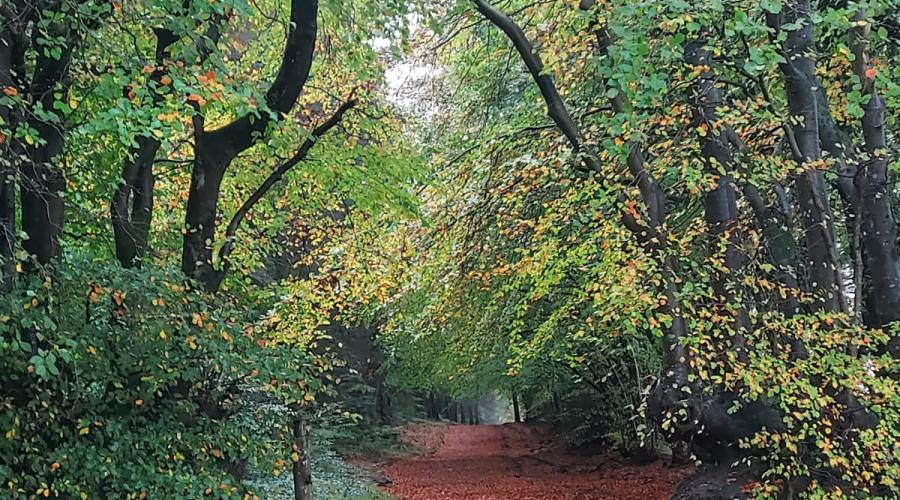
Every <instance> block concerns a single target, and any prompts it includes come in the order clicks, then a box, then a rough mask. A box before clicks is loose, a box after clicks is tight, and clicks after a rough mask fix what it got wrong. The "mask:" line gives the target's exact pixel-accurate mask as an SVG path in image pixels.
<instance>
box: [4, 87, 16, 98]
mask: <svg viewBox="0 0 900 500" xmlns="http://www.w3.org/2000/svg"><path fill="white" fill-rule="evenodd" d="M3 93H4V94H6V95H8V96H10V97H15V96H17V95H19V89H17V88H15V87H11V86H10V87H3Z"/></svg>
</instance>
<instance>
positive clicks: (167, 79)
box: [159, 75, 172, 86]
mask: <svg viewBox="0 0 900 500" xmlns="http://www.w3.org/2000/svg"><path fill="white" fill-rule="evenodd" d="M159 83H161V84H163V85H166V86H168V85H170V84H171V83H172V78H170V77H169V76H168V75H167V76H164V77H162V78H160V79H159Z"/></svg>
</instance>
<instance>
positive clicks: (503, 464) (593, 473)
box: [386, 424, 684, 500]
mask: <svg viewBox="0 0 900 500" xmlns="http://www.w3.org/2000/svg"><path fill="white" fill-rule="evenodd" d="M434 432H436V433H442V434H443V435H442V436H438V438H441V437H442V441H441V444H440V445H439V446H438V447H437V449H436V451H435V452H434V453H432V454H430V455H426V456H416V457H411V458H406V459H402V460H398V461H396V462H394V463H392V464H391V465H389V466H388V467H387V469H386V473H387V476H388V477H389V478H390V479H391V480H392V481H393V484H391V485H390V486H388V487H387V488H386V491H388V492H389V493H391V494H393V495H396V496H398V497H400V498H405V499H409V500H444V499H447V500H450V499H454V500H456V499H551V498H552V499H571V500H574V499H600V500H602V499H616V500H632V499H633V500H655V499H665V498H669V496H670V495H671V493H672V490H673V489H674V487H675V485H676V484H677V482H678V481H679V480H680V478H681V477H682V476H683V475H684V471H682V470H678V469H672V468H670V467H668V466H667V465H666V464H665V463H663V462H661V461H657V462H654V463H651V464H649V465H642V466H637V465H630V464H627V463H625V462H624V461H622V460H620V459H618V458H616V457H614V456H611V455H606V456H603V455H601V456H591V457H586V456H580V455H577V454H572V453H570V452H567V451H566V449H565V447H564V446H562V445H561V444H559V443H557V442H556V441H554V440H553V438H552V437H551V436H550V435H548V434H547V433H545V432H543V431H541V430H540V429H538V428H535V427H531V426H527V425H524V424H506V425H450V426H438V427H434Z"/></svg>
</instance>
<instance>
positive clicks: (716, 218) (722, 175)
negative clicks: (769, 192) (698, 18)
mask: <svg viewBox="0 0 900 500" xmlns="http://www.w3.org/2000/svg"><path fill="white" fill-rule="evenodd" d="M706 44H707V40H706V39H705V38H701V39H699V40H696V41H693V42H690V43H688V44H687V45H686V46H685V51H684V53H685V62H687V63H688V64H689V65H691V66H694V67H699V68H704V69H703V70H701V71H700V75H699V78H698V79H697V80H696V83H695V84H694V96H693V98H694V101H695V102H694V115H695V121H696V124H695V125H696V126H697V127H698V130H705V131H706V132H705V135H702V136H701V138H700V144H701V151H700V154H701V155H702V157H703V160H704V162H705V163H706V166H707V170H708V171H709V173H711V174H712V175H716V176H717V177H718V178H717V179H716V187H715V188H714V189H713V190H712V191H710V192H708V193H707V194H706V197H705V201H704V204H705V209H706V224H707V227H708V234H709V238H710V240H711V241H710V245H711V247H712V248H718V247H719V242H720V241H721V240H722V239H723V238H724V239H725V252H724V256H723V257H724V264H725V269H726V271H725V272H724V275H723V273H715V276H714V278H713V290H714V292H715V294H716V296H717V298H716V300H715V302H714V304H713V305H712V306H713V308H719V307H721V308H722V309H724V310H723V311H722V315H723V316H724V317H734V318H735V320H734V322H733V323H732V325H731V326H732V327H733V329H734V337H733V338H732V346H733V347H734V349H735V350H736V351H737V355H738V359H739V360H742V361H746V358H747V346H746V343H747V342H746V337H745V335H746V332H747V330H748V329H749V328H750V318H749V316H748V315H747V310H746V309H745V308H744V306H743V304H742V297H741V296H742V287H741V279H740V271H741V268H742V266H743V264H744V259H743V258H742V257H741V254H740V251H739V243H738V241H737V240H738V236H739V234H738V232H737V229H738V228H737V224H738V210H737V196H736V194H735V189H734V178H733V177H732V174H733V172H734V170H735V159H734V152H733V148H734V147H735V142H736V140H733V139H732V138H733V137H734V132H733V131H732V130H731V128H730V127H728V126H727V125H723V124H719V123H718V122H719V116H718V109H719V108H720V107H721V106H722V105H723V98H722V91H721V90H720V89H719V88H718V87H716V81H715V75H714V74H713V72H712V70H711V67H712V65H713V59H712V55H711V54H710V53H709V51H708V50H707V49H706ZM714 272H715V271H714Z"/></svg>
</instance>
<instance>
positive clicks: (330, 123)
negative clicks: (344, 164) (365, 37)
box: [219, 97, 358, 274]
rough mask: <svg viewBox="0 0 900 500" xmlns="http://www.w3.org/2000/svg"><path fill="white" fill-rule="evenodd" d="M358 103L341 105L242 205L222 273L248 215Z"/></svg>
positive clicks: (229, 233)
mask: <svg viewBox="0 0 900 500" xmlns="http://www.w3.org/2000/svg"><path fill="white" fill-rule="evenodd" d="M357 103H358V101H357V100H356V99H355V98H353V97H351V98H350V99H349V100H347V102H345V103H344V104H342V105H341V107H339V108H338V109H337V111H335V113H334V114H333V115H331V117H330V118H329V119H328V120H326V121H325V122H324V123H322V124H321V125H319V126H318V127H316V128H315V130H313V131H312V133H311V134H310V135H309V137H307V138H306V140H305V141H303V144H301V145H300V148H299V149H297V152H296V153H294V155H293V156H292V157H290V158H289V159H288V160H287V161H286V162H284V163H282V164H281V165H279V166H278V167H277V168H276V169H275V170H274V171H273V172H272V173H271V174H269V177H267V178H266V180H265V181H263V183H262V184H260V186H259V187H258V188H256V190H255V191H254V192H253V194H251V195H250V197H249V198H247V200H246V201H244V203H243V204H242V205H241V207H240V208H239V209H238V211H237V212H235V214H234V216H233V217H232V218H231V222H230V223H229V224H228V229H226V231H225V244H224V245H222V248H221V249H220V250H219V261H220V262H221V266H222V270H221V273H223V274H224V273H226V272H227V271H228V267H229V257H230V256H231V253H232V252H233V251H234V242H235V239H236V238H235V235H236V234H237V230H238V228H239V227H240V225H241V222H243V220H244V218H245V217H246V216H247V213H248V212H250V210H251V209H252V208H253V207H254V206H255V205H256V204H257V203H258V202H259V200H261V199H262V198H263V196H265V195H266V193H268V192H269V191H270V190H271V189H272V187H273V186H274V185H275V184H276V183H277V182H278V181H280V180H281V179H282V178H283V177H284V175H285V174H286V173H287V172H288V171H290V170H291V169H292V168H294V167H295V166H296V165H297V164H299V163H300V162H301V161H303V160H304V159H306V157H307V156H308V155H309V152H310V150H312V148H313V146H315V145H316V142H318V140H319V138H321V137H322V136H324V135H325V134H326V133H328V131H329V130H331V129H332V128H334V127H335V126H336V125H337V124H338V123H340V122H341V120H342V119H343V117H344V114H345V113H346V112H347V111H349V110H350V109H352V108H353V107H354V106H356V104H357Z"/></svg>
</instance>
